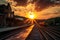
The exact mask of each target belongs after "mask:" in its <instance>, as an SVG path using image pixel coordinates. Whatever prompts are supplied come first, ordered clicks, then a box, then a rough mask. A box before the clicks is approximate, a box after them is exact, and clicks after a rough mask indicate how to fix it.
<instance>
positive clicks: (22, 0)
mask: <svg viewBox="0 0 60 40" xmlns="http://www.w3.org/2000/svg"><path fill="white" fill-rule="evenodd" d="M14 1H15V2H17V4H16V5H17V6H26V5H27V1H28V0H14Z"/></svg>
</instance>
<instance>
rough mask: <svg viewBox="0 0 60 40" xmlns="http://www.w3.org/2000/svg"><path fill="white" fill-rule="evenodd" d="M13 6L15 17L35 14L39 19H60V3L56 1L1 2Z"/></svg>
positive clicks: (0, 2)
mask: <svg viewBox="0 0 60 40" xmlns="http://www.w3.org/2000/svg"><path fill="white" fill-rule="evenodd" d="M7 2H9V3H10V4H11V8H12V11H14V14H15V15H19V16H24V17H25V16H26V15H27V14H28V12H29V11H32V12H35V14H36V15H37V19H48V18H52V17H60V1H56V0H0V4H6V3H7Z"/></svg>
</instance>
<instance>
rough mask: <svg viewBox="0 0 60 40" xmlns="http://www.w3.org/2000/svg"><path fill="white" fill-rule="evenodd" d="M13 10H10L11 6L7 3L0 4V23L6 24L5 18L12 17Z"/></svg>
mask: <svg viewBox="0 0 60 40" xmlns="http://www.w3.org/2000/svg"><path fill="white" fill-rule="evenodd" d="M13 16H14V12H12V9H11V6H10V4H9V3H8V4H7V5H4V4H3V5H0V18H1V19H0V25H1V26H6V25H7V24H6V18H8V17H10V18H13Z"/></svg>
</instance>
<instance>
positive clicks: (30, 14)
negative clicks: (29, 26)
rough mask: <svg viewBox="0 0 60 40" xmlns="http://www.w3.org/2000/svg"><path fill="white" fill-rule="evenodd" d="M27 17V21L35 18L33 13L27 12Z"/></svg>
mask: <svg viewBox="0 0 60 40" xmlns="http://www.w3.org/2000/svg"><path fill="white" fill-rule="evenodd" d="M27 17H28V18H29V19H35V18H36V15H35V13H34V12H31V11H30V12H28V14H27Z"/></svg>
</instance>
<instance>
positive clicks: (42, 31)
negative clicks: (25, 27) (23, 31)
mask: <svg viewBox="0 0 60 40" xmlns="http://www.w3.org/2000/svg"><path fill="white" fill-rule="evenodd" d="M36 29H37V30H36ZM33 30H36V31H38V33H39V34H36V35H39V36H40V37H39V36H37V37H34V34H35V33H34V32H35V31H32V32H31V33H30V35H29V36H28V37H27V39H26V40H60V30H59V29H58V28H55V27H38V26H36V25H35V29H33ZM35 38H38V39H35Z"/></svg>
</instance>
